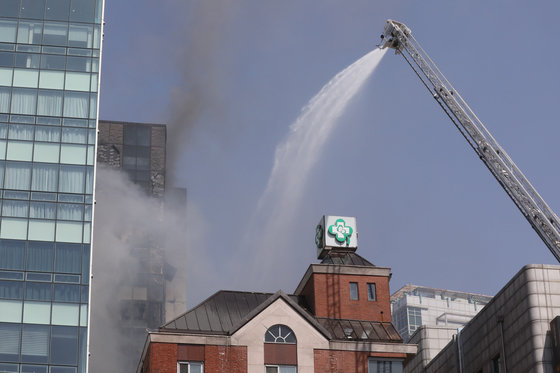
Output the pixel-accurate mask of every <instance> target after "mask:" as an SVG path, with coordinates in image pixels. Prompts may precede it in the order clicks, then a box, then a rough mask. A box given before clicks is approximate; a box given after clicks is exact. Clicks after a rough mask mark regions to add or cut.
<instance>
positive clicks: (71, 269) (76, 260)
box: [54, 243, 82, 273]
mask: <svg viewBox="0 0 560 373" xmlns="http://www.w3.org/2000/svg"><path fill="white" fill-rule="evenodd" d="M54 270H55V271H56V272H63V273H81V271H82V245H80V244H70V243H57V244H56V254H55V265H54Z"/></svg>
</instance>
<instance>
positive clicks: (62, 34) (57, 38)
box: [43, 22, 68, 46]
mask: <svg viewBox="0 0 560 373" xmlns="http://www.w3.org/2000/svg"><path fill="white" fill-rule="evenodd" d="M67 39H68V24H67V23H61V22H45V25H44V28H43V44H47V45H62V46H66V44H67Z"/></svg>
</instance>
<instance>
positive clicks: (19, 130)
mask: <svg viewBox="0 0 560 373" xmlns="http://www.w3.org/2000/svg"><path fill="white" fill-rule="evenodd" d="M33 127H34V126H28V125H27V124H10V132H9V134H8V138H9V139H11V140H29V141H31V140H33Z"/></svg>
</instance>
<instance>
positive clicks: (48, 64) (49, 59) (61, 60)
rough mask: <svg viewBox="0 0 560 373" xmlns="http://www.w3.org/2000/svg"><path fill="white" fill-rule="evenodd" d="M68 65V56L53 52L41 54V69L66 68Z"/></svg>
mask: <svg viewBox="0 0 560 373" xmlns="http://www.w3.org/2000/svg"><path fill="white" fill-rule="evenodd" d="M65 67H66V57H64V56H57V55H52V54H43V55H42V56H41V69H48V70H64V68H65Z"/></svg>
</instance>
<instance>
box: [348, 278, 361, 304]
mask: <svg viewBox="0 0 560 373" xmlns="http://www.w3.org/2000/svg"><path fill="white" fill-rule="evenodd" d="M353 288H355V295H354V291H353V290H354V289H353ZM349 291H350V300H360V290H359V286H358V283H357V282H350V285H349Z"/></svg>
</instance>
